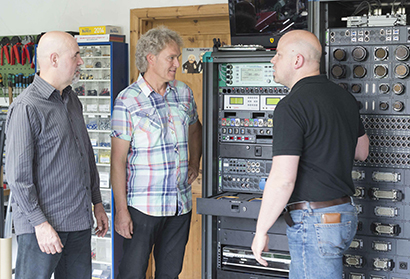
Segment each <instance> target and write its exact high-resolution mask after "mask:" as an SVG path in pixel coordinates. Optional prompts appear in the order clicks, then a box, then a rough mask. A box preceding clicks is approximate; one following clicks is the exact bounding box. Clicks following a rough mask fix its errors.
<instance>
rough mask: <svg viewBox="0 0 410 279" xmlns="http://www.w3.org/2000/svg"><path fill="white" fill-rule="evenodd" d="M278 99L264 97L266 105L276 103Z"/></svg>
mask: <svg viewBox="0 0 410 279" xmlns="http://www.w3.org/2000/svg"><path fill="white" fill-rule="evenodd" d="M279 101H280V98H269V97H268V98H266V104H267V105H277V104H278V103H279Z"/></svg>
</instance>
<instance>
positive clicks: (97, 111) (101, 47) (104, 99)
mask: <svg viewBox="0 0 410 279" xmlns="http://www.w3.org/2000/svg"><path fill="white" fill-rule="evenodd" d="M79 46H80V55H81V57H82V59H83V60H84V64H83V65H82V68H81V76H80V81H79V82H78V83H76V84H75V85H74V86H73V90H74V91H75V92H76V93H77V95H78V98H79V99H80V101H81V103H82V105H83V115H84V121H85V124H86V126H87V130H88V133H89V136H90V140H91V144H92V146H93V149H94V156H95V161H96V164H97V169H98V172H99V174H100V189H101V196H102V200H103V206H104V209H105V211H106V213H107V215H108V218H109V224H110V227H109V230H108V233H107V235H106V236H105V237H102V238H100V237H97V236H95V235H94V230H93V235H92V238H91V249H92V252H91V255H92V263H93V274H92V278H105V279H110V278H114V273H113V271H114V259H113V258H114V257H113V253H112V251H113V237H112V236H113V230H112V228H113V223H112V220H113V218H112V216H113V215H114V214H113V211H112V209H113V206H112V203H113V202H112V201H113V197H112V191H111V185H110V152H111V138H110V133H111V111H112V107H113V103H114V100H115V98H116V97H117V95H118V93H119V92H120V91H121V90H123V89H124V88H125V87H127V86H128V80H129V79H128V45H127V44H125V43H114V42H107V43H79ZM95 223H96V222H95Z"/></svg>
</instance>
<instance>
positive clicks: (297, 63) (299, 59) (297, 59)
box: [294, 53, 305, 70]
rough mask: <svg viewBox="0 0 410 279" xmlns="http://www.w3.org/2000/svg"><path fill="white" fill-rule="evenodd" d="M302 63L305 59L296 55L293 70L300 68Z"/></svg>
mask: <svg viewBox="0 0 410 279" xmlns="http://www.w3.org/2000/svg"><path fill="white" fill-rule="evenodd" d="M304 63H305V57H303V55H302V54H300V53H298V54H296V56H295V66H294V68H295V70H296V69H299V68H300V67H302V66H303V64H304Z"/></svg>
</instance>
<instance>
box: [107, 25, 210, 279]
mask: <svg viewBox="0 0 410 279" xmlns="http://www.w3.org/2000/svg"><path fill="white" fill-rule="evenodd" d="M181 47H182V39H181V37H180V36H179V35H178V33H176V32H175V31H172V30H169V29H167V28H165V27H158V28H154V29H151V30H149V31H148V32H147V33H145V34H144V35H142V36H141V38H140V39H139V40H138V43H137V47H136V54H135V58H136V65H137V68H138V69H139V70H140V72H141V73H140V75H139V77H138V80H137V81H136V82H135V83H133V84H131V85H130V86H128V87H127V88H126V89H124V90H123V91H122V92H121V93H120V94H119V95H118V97H117V99H116V100H115V104H114V109H113V114H112V125H111V127H112V133H111V137H112V148H111V158H112V162H111V183H112V187H113V192H114V200H115V209H116V215H115V219H114V220H115V221H114V224H115V231H116V232H117V233H118V234H119V235H121V236H122V237H124V245H123V247H124V253H123V257H122V260H121V264H120V266H119V275H118V277H117V279H127V278H137V279H143V278H145V273H146V270H147V267H148V259H149V255H150V253H151V249H152V247H153V246H154V258H155V278H157V279H161V278H164V279H165V278H178V275H179V273H180V272H181V270H182V263H183V258H184V253H185V246H186V243H187V241H188V234H189V227H190V221H191V211H192V193H191V183H192V182H193V181H194V180H195V179H196V178H197V176H198V173H199V161H200V158H201V155H202V149H201V148H202V125H201V123H200V122H199V120H198V113H197V110H196V104H195V100H194V97H193V94H192V90H191V89H190V88H189V87H188V86H187V85H186V84H185V83H183V82H180V81H177V80H175V74H176V71H177V69H178V67H179V66H180V62H179V57H180V55H181V51H180V48H181ZM188 150H189V157H188Z"/></svg>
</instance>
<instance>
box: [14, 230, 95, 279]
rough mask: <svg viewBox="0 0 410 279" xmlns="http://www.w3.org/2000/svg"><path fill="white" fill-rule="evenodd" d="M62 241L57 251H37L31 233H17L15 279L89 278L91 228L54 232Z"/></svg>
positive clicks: (33, 236)
mask: <svg viewBox="0 0 410 279" xmlns="http://www.w3.org/2000/svg"><path fill="white" fill-rule="evenodd" d="M58 235H59V236H60V239H61V242H62V243H63V245H64V248H63V251H62V252H61V253H56V254H54V255H52V254H46V253H43V252H41V250H40V247H39V246H38V243H37V238H36V235H35V234H34V233H30V234H22V235H19V236H17V243H18V251H17V262H16V279H31V278H32V279H49V278H50V277H51V274H53V272H54V278H55V279H90V278H91V229H89V230H84V231H78V232H58Z"/></svg>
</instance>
